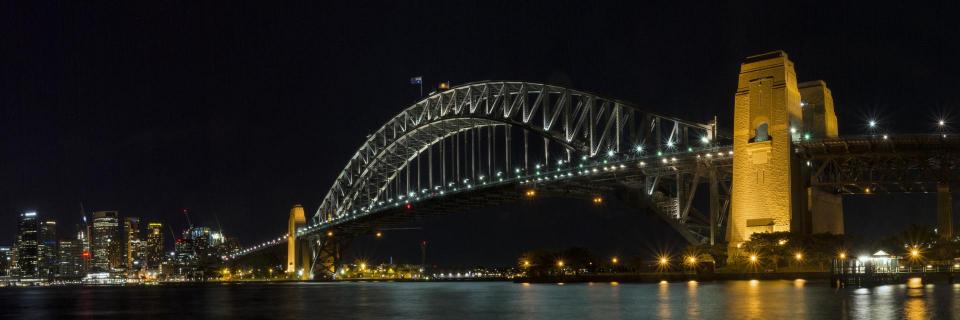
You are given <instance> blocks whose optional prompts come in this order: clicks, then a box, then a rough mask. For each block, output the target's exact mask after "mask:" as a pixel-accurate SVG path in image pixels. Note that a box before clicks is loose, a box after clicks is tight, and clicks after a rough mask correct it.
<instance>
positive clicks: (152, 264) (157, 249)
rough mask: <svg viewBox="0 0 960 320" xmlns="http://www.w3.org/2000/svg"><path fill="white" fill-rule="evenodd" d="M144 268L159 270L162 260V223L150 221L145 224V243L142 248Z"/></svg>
mask: <svg viewBox="0 0 960 320" xmlns="http://www.w3.org/2000/svg"><path fill="white" fill-rule="evenodd" d="M144 256H145V257H144V261H145V262H146V268H148V269H150V270H153V271H159V270H160V263H161V262H163V224H162V223H160V222H156V221H153V222H150V223H148V224H147V245H146V248H145V250H144Z"/></svg>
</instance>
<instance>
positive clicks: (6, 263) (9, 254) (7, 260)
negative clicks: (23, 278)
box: [0, 247, 13, 277]
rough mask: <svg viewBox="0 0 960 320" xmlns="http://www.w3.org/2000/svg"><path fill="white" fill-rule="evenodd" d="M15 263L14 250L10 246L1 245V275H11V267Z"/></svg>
mask: <svg viewBox="0 0 960 320" xmlns="http://www.w3.org/2000/svg"><path fill="white" fill-rule="evenodd" d="M12 264H13V250H12V249H10V247H0V277H7V276H10V267H11V265H12Z"/></svg>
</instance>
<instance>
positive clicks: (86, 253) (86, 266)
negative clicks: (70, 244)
mask: <svg viewBox="0 0 960 320" xmlns="http://www.w3.org/2000/svg"><path fill="white" fill-rule="evenodd" d="M77 241H78V243H79V244H80V265H79V269H80V274H86V273H87V271H90V267H91V260H92V257H93V253H91V249H90V245H91V244H90V226H88V225H87V216H83V224H82V225H77Z"/></svg>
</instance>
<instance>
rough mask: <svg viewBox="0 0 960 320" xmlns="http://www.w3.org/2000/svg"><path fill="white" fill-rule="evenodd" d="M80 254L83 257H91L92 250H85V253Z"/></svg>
mask: <svg viewBox="0 0 960 320" xmlns="http://www.w3.org/2000/svg"><path fill="white" fill-rule="evenodd" d="M80 256H82V257H84V258H89V257H90V251H84V252H83V253H81V254H80Z"/></svg>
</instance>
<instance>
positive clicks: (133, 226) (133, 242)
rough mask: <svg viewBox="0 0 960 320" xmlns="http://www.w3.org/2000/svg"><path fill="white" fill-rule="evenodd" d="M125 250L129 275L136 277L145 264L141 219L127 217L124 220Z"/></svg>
mask: <svg viewBox="0 0 960 320" xmlns="http://www.w3.org/2000/svg"><path fill="white" fill-rule="evenodd" d="M123 232H124V235H125V237H124V248H125V249H126V252H125V257H126V270H127V275H128V276H131V275H135V274H137V273H138V272H139V271H140V266H141V265H142V264H143V262H142V260H143V249H144V246H143V241H141V239H140V218H138V217H126V218H124V219H123Z"/></svg>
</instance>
